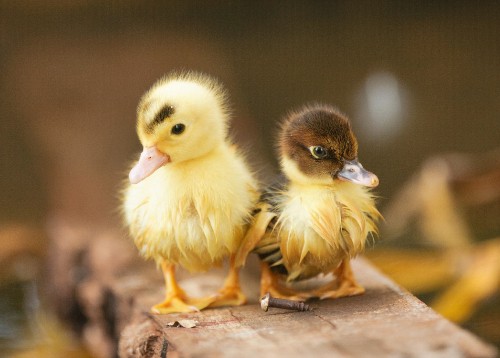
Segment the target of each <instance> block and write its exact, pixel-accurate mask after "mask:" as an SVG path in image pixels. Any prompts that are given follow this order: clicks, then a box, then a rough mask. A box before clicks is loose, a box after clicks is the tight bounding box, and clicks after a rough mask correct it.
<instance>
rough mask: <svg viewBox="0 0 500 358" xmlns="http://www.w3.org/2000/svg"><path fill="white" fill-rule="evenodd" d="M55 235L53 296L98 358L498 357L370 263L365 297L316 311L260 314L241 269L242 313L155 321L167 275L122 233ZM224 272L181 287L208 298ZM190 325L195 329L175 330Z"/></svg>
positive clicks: (250, 279) (248, 275) (252, 277)
mask: <svg viewBox="0 0 500 358" xmlns="http://www.w3.org/2000/svg"><path fill="white" fill-rule="evenodd" d="M51 236H52V238H53V246H52V250H51V253H52V255H53V257H52V259H51V260H50V265H49V268H50V271H49V272H50V276H49V277H50V278H51V282H52V286H51V289H50V291H49V292H50V293H51V294H52V297H53V299H54V300H55V302H56V305H55V307H56V309H58V311H59V313H60V314H61V315H63V316H64V317H66V319H68V320H72V321H73V322H75V321H76V322H77V323H78V324H75V326H76V328H77V329H79V330H80V333H81V334H82V337H83V339H84V341H85V342H86V344H87V346H88V347H89V348H90V349H91V350H92V352H94V353H95V354H96V355H97V356H99V357H113V356H116V354H119V356H121V357H144V356H146V357H165V356H167V357H235V356H237V357H247V356H248V357H250V356H252V357H253V356H260V357H280V356H287V357H304V356H314V357H332V356H333V357H336V356H338V357H359V356H361V357H363V356H366V357H376V356H394V357H403V356H404V357H407V356H408V357H495V356H496V351H495V349H494V348H493V347H492V346H489V345H487V344H485V343H483V342H481V341H480V340H479V339H478V338H476V337H475V336H473V335H471V334H470V333H468V332H466V331H464V330H462V329H460V328H459V327H457V326H455V325H453V324H452V323H450V322H448V321H446V320H445V319H443V318H442V317H441V316H439V315H438V314H436V313H435V312H433V311H432V310H431V309H430V308H428V307H427V306H426V305H425V304H423V303H422V302H421V301H419V300H418V299H417V298H415V297H413V296H412V295H411V294H409V293H408V292H406V291H404V290H402V289H401V288H399V287H398V286H396V285H395V284H394V283H393V282H392V281H390V280H389V279H387V278H386V277H385V276H383V275H382V274H381V273H379V272H378V271H377V270H376V269H375V268H374V267H373V266H371V264H369V263H368V262H367V261H366V260H365V259H357V260H355V261H354V270H355V273H356V274H357V277H358V278H359V281H360V282H361V283H362V284H363V285H364V286H365V287H366V289H367V290H366V294H364V295H362V296H357V297H350V298H343V299H338V300H325V301H312V303H311V305H312V307H313V311H311V312H290V311H285V310H281V309H274V308H270V309H269V311H268V312H267V313H266V312H263V311H262V310H261V309H260V307H259V306H258V304H257V301H258V293H257V292H258V272H256V270H254V269H252V267H250V268H249V269H248V268H247V269H245V270H244V272H243V284H244V285H245V291H246V293H247V294H248V295H249V299H250V303H249V304H248V305H246V306H242V307H232V308H220V309H210V310H205V311H202V312H200V313H192V314H170V315H151V314H149V313H148V309H149V307H150V306H151V305H152V304H153V303H156V302H157V301H159V300H160V299H161V298H162V295H163V293H162V291H163V285H162V281H161V275H160V273H159V272H158V271H156V269H155V267H154V265H152V264H151V263H145V262H143V261H142V260H140V259H139V258H138V256H137V253H136V252H135V249H134V248H133V247H132V246H131V245H130V243H129V241H128V240H127V239H126V236H125V235H123V234H121V233H117V232H108V233H100V234H96V233H88V232H85V230H81V231H78V230H75V229H74V228H70V227H64V226H62V225H59V226H55V227H54V230H53V231H52V234H51ZM254 263H255V262H254ZM250 266H252V260H250ZM222 274H223V270H216V271H215V272H210V273H208V274H205V275H196V276H191V275H187V274H185V273H182V272H181V285H182V286H183V287H184V288H185V289H186V290H187V291H188V292H189V293H191V294H194V295H202V294H203V293H209V292H213V291H214V290H215V289H216V288H217V287H218V286H220V285H221V283H222V276H221V275H222ZM184 319H188V320H194V321H195V322H196V327H194V328H184V327H182V326H180V327H174V326H171V325H172V324H173V323H174V322H175V321H181V320H184ZM117 352H118V353H117Z"/></svg>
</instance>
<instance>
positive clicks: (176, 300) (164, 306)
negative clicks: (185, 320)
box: [151, 296, 206, 314]
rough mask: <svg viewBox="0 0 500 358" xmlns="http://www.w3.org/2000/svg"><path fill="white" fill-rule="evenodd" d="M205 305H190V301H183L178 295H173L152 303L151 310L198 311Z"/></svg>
mask: <svg viewBox="0 0 500 358" xmlns="http://www.w3.org/2000/svg"><path fill="white" fill-rule="evenodd" d="M205 307H206V306H205ZM205 307H199V306H197V305H192V304H190V302H185V301H184V300H183V299H181V298H180V297H177V296H175V297H171V298H167V299H166V300H165V301H163V302H162V303H158V304H157V305H154V306H153V307H151V312H152V313H156V314H168V313H185V312H199V311H200V310H201V309H203V308H205Z"/></svg>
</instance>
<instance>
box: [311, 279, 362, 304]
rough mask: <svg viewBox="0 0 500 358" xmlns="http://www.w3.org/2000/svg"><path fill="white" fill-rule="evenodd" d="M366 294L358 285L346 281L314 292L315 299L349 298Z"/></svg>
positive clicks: (334, 283)
mask: <svg viewBox="0 0 500 358" xmlns="http://www.w3.org/2000/svg"><path fill="white" fill-rule="evenodd" d="M364 292H365V289H364V288H363V287H361V286H359V285H358V284H356V283H353V282H349V281H344V282H342V283H341V284H340V285H339V284H337V282H335V281H334V282H332V283H331V284H328V285H326V286H324V287H321V288H319V289H317V290H315V291H313V292H312V296H313V297H319V299H321V300H324V299H325V298H340V297H348V296H357V295H361V294H363V293H364Z"/></svg>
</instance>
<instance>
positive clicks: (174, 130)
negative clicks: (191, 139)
mask: <svg viewBox="0 0 500 358" xmlns="http://www.w3.org/2000/svg"><path fill="white" fill-rule="evenodd" d="M185 129H186V126H185V125H184V124H182V123H177V124H174V126H173V127H172V130H171V131H170V132H171V133H172V134H175V135H179V134H181V133H182V132H184V130H185Z"/></svg>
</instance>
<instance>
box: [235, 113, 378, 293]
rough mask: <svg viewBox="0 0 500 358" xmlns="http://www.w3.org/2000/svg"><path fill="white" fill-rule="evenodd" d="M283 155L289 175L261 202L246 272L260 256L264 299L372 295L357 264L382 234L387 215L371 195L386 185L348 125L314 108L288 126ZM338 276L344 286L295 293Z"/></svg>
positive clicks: (284, 129)
mask: <svg viewBox="0 0 500 358" xmlns="http://www.w3.org/2000/svg"><path fill="white" fill-rule="evenodd" d="M278 147H279V153H280V157H281V167H282V172H283V174H284V175H283V176H282V177H281V178H280V180H279V181H278V182H277V183H276V184H274V185H271V186H270V187H269V188H268V189H267V190H266V191H265V192H264V194H263V195H262V196H261V200H260V204H259V210H258V211H257V214H256V216H255V218H254V222H253V225H252V228H251V229H250V230H249V231H248V234H247V236H246V238H245V243H244V244H243V245H242V247H241V248H240V252H239V254H238V257H237V262H238V264H242V263H243V262H244V260H245V257H246V254H247V253H248V252H249V251H251V250H252V249H254V251H255V252H257V254H258V255H259V257H260V259H261V260H262V277H261V293H262V295H264V294H265V293H267V292H269V293H271V295H273V296H275V297H282V298H290V299H304V298H310V297H320V298H328V297H331V298H334V297H342V296H350V295H357V294H360V293H362V292H364V289H363V288H362V287H360V286H359V285H358V284H357V282H356V280H355V278H354V275H353V273H352V270H351V266H350V259H351V258H353V257H354V256H356V255H357V254H358V253H360V252H362V251H363V249H364V247H365V242H366V239H367V237H368V236H369V235H372V234H373V233H376V232H377V228H376V221H377V220H378V219H379V218H380V213H379V212H378V210H377V209H376V207H375V202H374V198H373V196H372V194H371V193H370V188H373V187H376V186H377V185H378V178H377V176H375V174H373V173H370V172H368V171H367V170H365V169H364V168H363V167H362V166H361V164H360V163H359V162H358V161H357V156H358V143H357V140H356V137H355V136H354V133H353V132H352V129H351V125H350V123H349V121H348V119H347V118H346V117H345V116H344V115H343V114H342V113H340V112H339V111H338V110H337V109H335V108H333V107H330V106H327V105H312V106H306V107H304V108H302V109H301V110H299V111H297V112H293V113H291V114H290V115H289V116H288V117H287V118H286V119H285V120H284V121H283V124H282V127H281V132H280V137H279V143H278ZM330 272H332V273H334V274H335V276H336V281H333V282H331V283H328V284H326V285H324V286H323V287H320V288H318V289H315V290H312V291H309V292H304V291H302V292H301V291H299V290H296V289H292V288H291V287H289V285H287V283H291V282H295V281H299V280H303V279H308V278H312V277H315V276H317V275H318V274H321V273H324V274H327V273H330Z"/></svg>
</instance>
